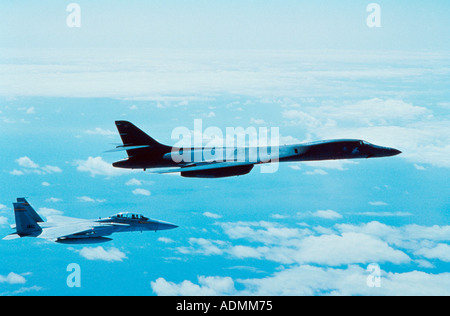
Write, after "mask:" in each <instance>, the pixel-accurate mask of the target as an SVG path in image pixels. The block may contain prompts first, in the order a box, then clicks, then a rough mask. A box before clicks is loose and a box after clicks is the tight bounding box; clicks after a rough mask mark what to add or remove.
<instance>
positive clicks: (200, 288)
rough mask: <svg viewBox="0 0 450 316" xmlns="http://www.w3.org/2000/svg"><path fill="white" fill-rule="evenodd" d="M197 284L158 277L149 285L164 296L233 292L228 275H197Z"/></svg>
mask: <svg viewBox="0 0 450 316" xmlns="http://www.w3.org/2000/svg"><path fill="white" fill-rule="evenodd" d="M198 283H199V284H198V285H197V284H194V283H192V282H190V281H183V282H182V283H180V284H176V283H173V282H168V281H166V280H165V279H164V278H158V279H156V281H152V282H151V287H152V289H153V291H154V292H155V293H157V294H158V295H165V296H169V295H170V296H174V295H181V296H213V295H229V294H233V293H234V292H235V288H234V282H233V280H232V279H231V278H230V277H205V276H199V277H198Z"/></svg>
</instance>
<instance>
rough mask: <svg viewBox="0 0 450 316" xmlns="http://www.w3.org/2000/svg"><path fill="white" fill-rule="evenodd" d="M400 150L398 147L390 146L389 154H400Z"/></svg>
mask: <svg viewBox="0 0 450 316" xmlns="http://www.w3.org/2000/svg"><path fill="white" fill-rule="evenodd" d="M401 153H402V152H401V151H400V150H398V149H395V148H392V149H391V155H392V156H396V155H400V154H401Z"/></svg>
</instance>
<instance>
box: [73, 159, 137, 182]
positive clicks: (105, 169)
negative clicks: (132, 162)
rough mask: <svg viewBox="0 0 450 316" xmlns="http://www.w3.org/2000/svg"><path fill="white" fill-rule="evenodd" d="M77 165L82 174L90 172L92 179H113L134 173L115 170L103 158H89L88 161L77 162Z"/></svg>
mask: <svg viewBox="0 0 450 316" xmlns="http://www.w3.org/2000/svg"><path fill="white" fill-rule="evenodd" d="M75 165H76V166H77V170H78V171H80V172H89V173H90V174H91V176H92V177H95V176H97V175H101V176H107V177H113V176H120V175H124V174H129V173H131V172H132V171H129V170H125V169H120V168H114V167H113V166H112V164H110V163H108V162H106V161H104V160H103V158H102V157H89V158H88V159H86V160H76V161H75Z"/></svg>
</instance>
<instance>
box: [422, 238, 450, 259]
mask: <svg viewBox="0 0 450 316" xmlns="http://www.w3.org/2000/svg"><path fill="white" fill-rule="evenodd" d="M415 254H416V255H421V256H424V257H425V258H428V259H438V260H441V261H444V262H450V246H449V245H447V244H442V243H439V244H437V245H436V246H434V247H432V248H426V247H424V248H421V249H419V250H417V251H416V253H415Z"/></svg>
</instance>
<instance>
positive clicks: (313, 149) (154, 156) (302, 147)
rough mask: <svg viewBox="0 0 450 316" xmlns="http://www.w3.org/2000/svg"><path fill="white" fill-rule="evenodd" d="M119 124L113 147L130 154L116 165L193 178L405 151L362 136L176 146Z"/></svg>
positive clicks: (372, 156)
mask: <svg viewBox="0 0 450 316" xmlns="http://www.w3.org/2000/svg"><path fill="white" fill-rule="evenodd" d="M116 126H117V129H118V131H119V135H120V137H121V139H122V143H123V145H119V146H117V147H116V148H115V149H113V150H111V151H121V150H125V151H126V152H127V154H128V158H127V159H124V160H121V161H117V162H114V163H113V166H114V167H117V168H127V169H144V170H146V169H147V168H157V169H154V170H152V172H154V173H174V172H180V173H181V176H183V177H192V178H222V177H231V176H239V175H244V174H247V173H249V172H250V171H251V170H252V169H253V167H254V165H256V164H265V163H273V162H277V163H278V162H301V161H315V160H336V159H355V158H377V157H389V156H395V155H398V154H400V153H401V151H399V150H397V149H394V148H389V147H382V146H377V145H373V144H371V143H369V142H366V141H363V140H359V139H336V140H324V141H317V142H313V143H306V144H298V145H283V146H271V147H270V146H258V147H213V146H209V147H208V146H206V147H172V146H166V145H163V144H160V143H159V142H157V141H156V140H154V139H153V138H152V137H150V136H149V135H147V134H146V133H144V132H143V131H142V130H140V129H139V128H138V127H136V126H135V125H133V124H132V123H130V122H127V121H116ZM269 152H270V153H269ZM240 153H243V155H241V154H240ZM218 157H219V158H218Z"/></svg>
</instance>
